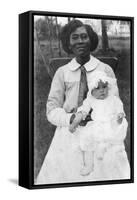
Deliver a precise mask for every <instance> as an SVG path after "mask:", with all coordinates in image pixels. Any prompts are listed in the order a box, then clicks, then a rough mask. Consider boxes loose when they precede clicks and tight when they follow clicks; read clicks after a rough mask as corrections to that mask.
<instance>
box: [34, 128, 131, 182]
mask: <svg viewBox="0 0 137 200" xmlns="http://www.w3.org/2000/svg"><path fill="white" fill-rule="evenodd" d="M94 163H95V166H94V169H95V170H94V172H93V173H91V174H90V175H88V176H82V175H80V170H81V168H82V165H83V160H82V153H81V150H80V147H79V132H76V133H75V134H71V133H70V132H69V131H68V129H67V128H57V130H56V132H55V135H54V138H53V141H52V143H51V146H50V148H49V151H48V153H47V155H46V157H45V160H44V162H43V165H42V168H41V170H40V173H39V175H38V178H37V180H36V183H35V184H50V183H51V184H52V183H53V184H54V183H67V182H80V181H82V182H83V181H96V180H109V179H110V180H112V179H126V178H130V174H129V172H130V168H129V163H128V160H127V155H126V153H125V150H123V151H121V152H120V153H119V152H115V151H114V150H112V149H110V150H108V151H107V152H106V153H105V156H104V159H103V160H102V161H100V160H98V159H97V158H96V156H95V162H94ZM122 169H123V170H122ZM124 169H125V170H124Z"/></svg>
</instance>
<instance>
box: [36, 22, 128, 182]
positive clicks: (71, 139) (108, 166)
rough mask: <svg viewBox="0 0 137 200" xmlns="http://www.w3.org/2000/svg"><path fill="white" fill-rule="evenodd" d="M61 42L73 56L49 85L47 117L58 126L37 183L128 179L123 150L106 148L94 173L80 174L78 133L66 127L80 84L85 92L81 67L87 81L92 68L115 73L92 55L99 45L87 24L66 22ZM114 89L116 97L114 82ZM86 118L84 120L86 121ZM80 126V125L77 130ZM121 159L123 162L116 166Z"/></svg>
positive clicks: (80, 157)
mask: <svg viewBox="0 0 137 200" xmlns="http://www.w3.org/2000/svg"><path fill="white" fill-rule="evenodd" d="M61 41H62V46H63V49H64V50H65V51H66V52H67V53H69V54H70V53H73V54H74V56H75V58H73V59H72V60H71V61H70V62H69V63H68V64H66V65H64V66H62V67H60V68H59V69H58V70H57V71H56V73H55V76H54V78H53V81H52V84H51V89H50V92H49V97H48V101H47V118H48V120H49V122H51V123H52V124H54V125H56V126H57V129H56V131H55V135H54V138H53V140H52V143H51V146H50V148H49V151H48V153H47V155H46V157H45V160H44V162H43V165H42V168H41V170H40V173H39V175H38V177H37V181H36V184H52V183H69V182H70V183H71V182H80V181H82V182H83V181H96V180H114V179H126V178H129V176H130V173H129V171H130V170H129V164H128V160H127V155H126V152H125V150H123V151H122V152H121V153H119V152H118V153H117V152H113V151H109V152H107V153H106V156H104V159H103V160H102V161H100V160H98V159H97V158H95V164H94V166H95V170H94V172H93V173H91V174H89V175H88V176H82V175H81V174H80V169H81V166H82V155H81V152H80V149H79V134H77V135H75V134H74V135H73V134H71V133H70V132H69V130H68V127H69V125H70V123H71V122H72V121H73V119H74V117H75V114H73V111H74V110H76V109H77V108H78V107H79V106H80V105H81V104H82V102H79V99H80V98H81V95H80V93H81V85H82V84H83V91H84V90H85V91H86V84H85V78H82V76H83V75H82V73H83V72H82V68H83V66H84V70H85V73H86V78H87V82H88V81H89V77H90V75H91V73H92V72H93V71H97V70H100V71H104V72H106V73H107V75H108V76H110V77H113V78H115V75H114V73H113V70H112V69H111V67H110V66H108V65H107V64H104V63H102V62H101V61H99V60H98V59H96V58H95V57H94V56H92V55H91V52H92V51H94V50H95V49H96V47H97V45H98V36H97V34H96V33H95V32H94V31H93V29H92V28H91V27H90V26H89V25H84V24H83V23H82V22H81V21H79V20H73V21H71V22H69V23H68V24H67V25H65V26H64V28H63V30H62V34H61ZM83 77H84V76H83ZM113 89H114V91H113V92H114V93H115V95H117V96H118V88H117V84H116V85H115V87H114V88H113ZM83 99H84V97H83ZM87 121H88V120H85V123H86V122H87ZM82 128H83V127H82V126H81V127H80V129H82ZM112 154H114V156H113V160H112V159H111V156H112ZM121 159H122V160H123V162H122V166H120V168H119V165H121ZM121 169H122V170H121ZM113 172H114V173H113ZM127 172H128V173H127Z"/></svg>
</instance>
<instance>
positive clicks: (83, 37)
mask: <svg viewBox="0 0 137 200" xmlns="http://www.w3.org/2000/svg"><path fill="white" fill-rule="evenodd" d="M79 37H80V38H81V39H82V40H85V39H87V38H88V35H87V34H81V35H73V36H72V39H73V40H77V39H79Z"/></svg>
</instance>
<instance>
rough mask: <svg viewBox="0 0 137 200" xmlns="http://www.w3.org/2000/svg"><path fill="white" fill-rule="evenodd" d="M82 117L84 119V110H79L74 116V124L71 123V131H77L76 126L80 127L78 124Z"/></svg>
mask: <svg viewBox="0 0 137 200" xmlns="http://www.w3.org/2000/svg"><path fill="white" fill-rule="evenodd" d="M82 119H83V115H82V112H78V113H76V114H75V118H74V120H73V122H72V124H70V126H69V131H70V132H71V133H74V132H75V131H76V128H77V127H78V125H79V123H80V122H81V121H82Z"/></svg>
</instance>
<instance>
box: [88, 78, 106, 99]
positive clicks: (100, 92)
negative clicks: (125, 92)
mask: <svg viewBox="0 0 137 200" xmlns="http://www.w3.org/2000/svg"><path fill="white" fill-rule="evenodd" d="M91 94H92V96H94V97H95V98H96V99H105V98H106V97H107V96H108V83H107V82H106V83H103V82H102V81H101V80H100V81H99V83H98V87H97V88H94V89H93V90H92V91H91Z"/></svg>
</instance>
